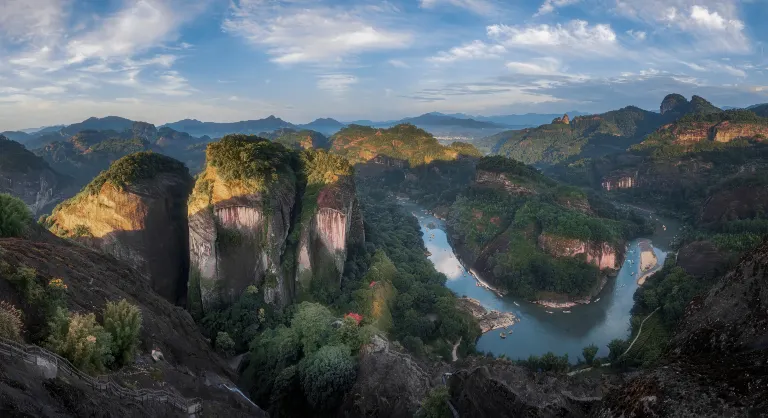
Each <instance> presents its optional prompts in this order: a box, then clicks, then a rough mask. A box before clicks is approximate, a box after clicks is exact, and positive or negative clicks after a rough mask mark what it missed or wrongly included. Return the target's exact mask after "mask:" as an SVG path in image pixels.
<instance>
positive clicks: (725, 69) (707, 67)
mask: <svg viewBox="0 0 768 418" xmlns="http://www.w3.org/2000/svg"><path fill="white" fill-rule="evenodd" d="M681 64H683V65H685V66H687V67H688V68H690V69H692V70H694V71H699V72H717V73H723V74H728V75H731V76H734V77H741V78H743V77H746V76H747V72H746V71H745V70H744V69H749V68H751V66H748V65H747V66H743V69H742V68H737V67H735V66H733V65H729V64H722V63H719V62H716V61H712V60H706V61H704V62H702V63H701V64H696V63H692V62H685V61H681Z"/></svg>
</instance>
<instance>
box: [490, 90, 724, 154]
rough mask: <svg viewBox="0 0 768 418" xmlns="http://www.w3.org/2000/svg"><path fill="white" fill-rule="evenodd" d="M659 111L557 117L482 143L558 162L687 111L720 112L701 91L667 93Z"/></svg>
mask: <svg viewBox="0 0 768 418" xmlns="http://www.w3.org/2000/svg"><path fill="white" fill-rule="evenodd" d="M659 109H660V113H656V112H649V111H647V110H643V109H640V108H638V107H635V106H627V107H625V108H622V109H619V110H613V111H610V112H606V113H601V114H597V115H589V116H578V117H575V118H573V119H572V120H570V121H568V120H563V119H556V120H554V121H553V122H552V123H550V124H547V125H542V126H539V127H537V128H530V129H523V130H515V131H505V132H502V133H499V134H497V135H494V136H491V137H488V138H485V139H483V140H482V141H481V144H482V145H484V146H486V147H488V148H489V149H490V152H491V153H493V154H499V155H504V156H507V157H510V158H514V159H516V160H519V161H522V162H524V163H527V164H545V165H549V164H557V163H560V162H563V161H567V160H569V159H574V158H579V157H596V156H601V155H606V154H610V153H615V152H620V151H624V150H626V149H627V148H629V147H630V146H632V145H634V144H637V143H639V142H641V141H642V140H643V138H645V136H646V135H648V134H650V133H652V132H654V131H655V130H656V129H658V128H659V127H660V126H662V125H664V124H666V123H670V122H673V121H674V120H676V119H678V118H680V117H681V116H683V115H685V114H689V113H694V114H709V113H713V112H720V109H718V108H716V107H715V106H713V105H712V104H711V103H709V102H707V101H706V100H704V99H703V98H701V97H699V96H693V98H692V100H691V101H688V100H687V99H686V98H685V97H683V96H681V95H679V94H670V95H668V96H667V97H665V98H664V100H663V101H662V104H661V106H660V107H659Z"/></svg>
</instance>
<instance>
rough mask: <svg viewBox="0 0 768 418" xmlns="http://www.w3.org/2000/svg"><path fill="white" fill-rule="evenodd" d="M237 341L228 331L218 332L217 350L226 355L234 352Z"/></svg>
mask: <svg viewBox="0 0 768 418" xmlns="http://www.w3.org/2000/svg"><path fill="white" fill-rule="evenodd" d="M234 349H235V341H234V340H232V337H230V336H229V334H228V333H226V332H219V333H218V334H216V350H218V351H219V352H220V353H221V354H223V355H225V356H231V355H232V354H234Z"/></svg>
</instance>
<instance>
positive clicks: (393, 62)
mask: <svg viewBox="0 0 768 418" xmlns="http://www.w3.org/2000/svg"><path fill="white" fill-rule="evenodd" d="M387 63H388V64H389V65H391V66H393V67H396V68H411V66H410V65H408V64H406V63H405V62H403V61H400V60H394V59H393V60H389V61H387Z"/></svg>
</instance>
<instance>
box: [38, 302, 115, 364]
mask: <svg viewBox="0 0 768 418" xmlns="http://www.w3.org/2000/svg"><path fill="white" fill-rule="evenodd" d="M51 322H52V323H51V324H50V325H49V327H50V329H51V332H52V334H51V335H50V336H49V339H48V344H47V345H48V347H49V348H50V349H51V350H53V351H55V352H56V353H58V354H59V355H61V356H63V357H66V358H67V360H69V361H71V362H72V364H73V365H74V366H75V367H77V368H79V369H82V370H84V371H86V372H88V373H98V372H102V371H104V368H105V366H107V365H109V364H110V363H111V362H112V360H113V357H112V337H111V336H110V335H109V333H107V332H106V331H104V328H102V326H101V325H99V324H98V323H97V322H96V316H95V315H94V314H92V313H90V314H87V315H80V314H73V315H71V316H70V315H69V314H68V312H67V311H66V310H65V309H64V308H59V309H57V310H56V313H55V314H54V316H53V318H52V319H51Z"/></svg>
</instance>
